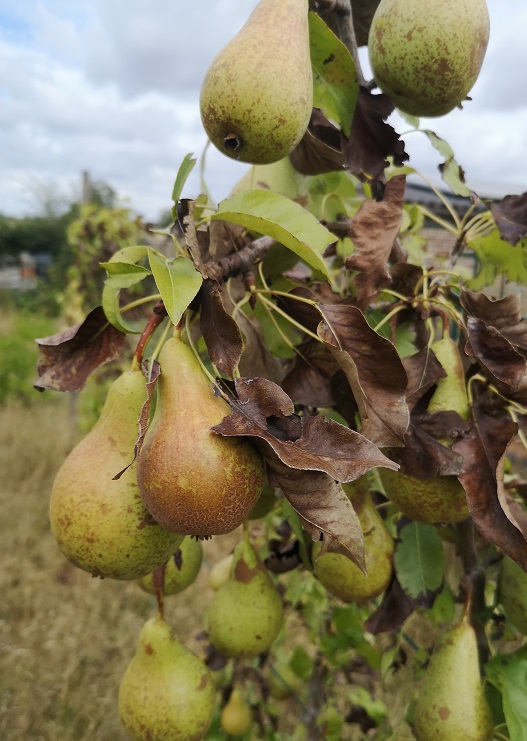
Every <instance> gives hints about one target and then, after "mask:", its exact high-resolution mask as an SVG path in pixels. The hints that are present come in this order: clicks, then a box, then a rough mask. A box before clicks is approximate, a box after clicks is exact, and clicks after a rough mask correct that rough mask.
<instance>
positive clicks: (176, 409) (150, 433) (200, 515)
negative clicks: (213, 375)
mask: <svg viewBox="0 0 527 741" xmlns="http://www.w3.org/2000/svg"><path fill="white" fill-rule="evenodd" d="M159 363H160V366H161V375H160V377H159V380H158V382H157V391H158V394H157V403H156V408H155V412H154V416H153V419H152V422H151V424H150V426H149V428H148V430H147V432H146V435H145V439H144V442H143V445H142V447H141V450H140V452H139V456H138V459H137V479H138V482H139V488H140V490H141V494H142V496H143V500H144V502H145V504H146V507H147V509H148V510H149V511H150V512H151V514H152V515H153V517H154V518H155V519H156V520H157V521H158V522H159V523H160V524H161V525H162V526H163V527H165V528H166V529H167V530H172V531H173V532H176V533H182V534H185V535H195V536H198V537H207V536H210V535H218V534H221V533H228V532H231V531H232V530H234V529H235V528H237V527H238V525H240V524H241V523H242V522H243V521H244V520H245V518H246V517H247V515H248V514H249V512H250V511H251V509H252V508H253V506H254V505H255V503H256V501H257V499H258V497H259V495H260V491H261V489H262V486H263V478H264V474H263V463H262V459H261V458H260V455H259V454H258V453H257V451H256V449H255V448H254V447H253V446H252V445H251V444H250V443H249V442H248V441H247V440H245V439H243V438H241V437H240V438H238V437H222V436H221V435H217V434H215V433H214V432H212V431H211V427H213V426H214V425H217V424H219V423H220V422H221V421H222V419H223V418H224V417H225V416H227V415H228V414H229V413H230V411H231V410H230V407H229V405H228V404H227V402H226V401H225V400H224V399H222V398H220V397H219V396H215V395H214V392H213V390H212V384H211V382H210V380H209V379H208V378H207V376H206V375H205V373H204V372H203V370H202V368H201V366H200V364H199V362H198V360H197V359H196V357H195V355H194V353H193V352H192V350H191V348H190V347H189V346H188V345H186V344H185V343H184V342H183V340H182V339H181V338H179V337H177V336H174V337H172V338H170V339H169V340H167V342H165V344H164V345H163V348H162V350H161V353H160V355H159Z"/></svg>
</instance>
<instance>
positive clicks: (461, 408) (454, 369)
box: [428, 335, 470, 420]
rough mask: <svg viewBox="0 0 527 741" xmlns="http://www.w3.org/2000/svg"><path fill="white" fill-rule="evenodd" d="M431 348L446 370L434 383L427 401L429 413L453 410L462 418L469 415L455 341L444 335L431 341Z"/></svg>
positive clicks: (463, 378)
mask: <svg viewBox="0 0 527 741" xmlns="http://www.w3.org/2000/svg"><path fill="white" fill-rule="evenodd" d="M431 349H432V351H433V353H434V355H435V356H436V358H437V359H438V360H439V362H440V363H441V365H442V366H443V370H444V371H445V372H446V374H447V375H446V376H445V377H444V378H440V379H439V380H438V381H437V383H436V389H435V391H434V393H433V395H432V398H431V399H430V401H429V403H428V411H429V412H430V413H434V412H443V411H449V410H451V411H453V412H457V413H458V414H459V416H460V417H463V419H465V420H466V419H468V417H469V411H470V410H469V403H468V394H467V386H466V383H465V369H464V368H463V362H462V360H461V355H460V353H459V348H458V345H457V342H454V340H453V339H452V338H451V337H449V336H447V335H445V336H444V337H441V338H440V339H438V340H436V341H435V342H433V343H432V345H431Z"/></svg>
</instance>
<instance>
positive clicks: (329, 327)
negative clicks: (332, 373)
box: [318, 305, 409, 447]
mask: <svg viewBox="0 0 527 741" xmlns="http://www.w3.org/2000/svg"><path fill="white" fill-rule="evenodd" d="M319 308H320V312H321V314H322V316H323V317H324V321H323V322H321V323H320V325H319V327H318V334H319V337H320V338H321V339H322V340H323V341H324V342H325V343H326V344H327V345H328V347H329V349H330V350H331V352H332V353H333V356H334V357H335V359H336V360H337V362H338V364H339V366H340V367H341V368H342V370H343V371H344V373H345V374H346V377H347V379H348V381H349V384H350V386H351V389H352V391H353V396H354V397H355V401H356V403H357V406H358V408H359V412H360V415H361V418H362V434H363V435H364V436H365V437H367V438H368V439H369V440H371V441H372V442H374V443H375V444H376V445H379V446H381V447H392V446H395V445H401V444H402V440H403V435H404V432H405V431H406V429H407V427H408V423H409V413H408V407H407V405H406V401H405V392H406V386H407V383H408V379H407V377H406V371H405V370H404V367H403V364H402V362H401V359H400V357H399V355H398V353H397V350H396V349H395V347H394V346H393V345H392V343H391V342H390V341H389V340H387V339H385V338H384V337H381V336H380V335H378V334H377V332H375V331H374V330H373V329H372V328H371V327H370V326H369V324H368V322H367V321H366V318H365V316H364V314H362V312H361V311H360V310H359V309H357V308H356V307H354V306H342V305H340V306H338V305H337V306H328V305H323V306H320V307H319Z"/></svg>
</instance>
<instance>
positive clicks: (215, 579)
mask: <svg viewBox="0 0 527 741" xmlns="http://www.w3.org/2000/svg"><path fill="white" fill-rule="evenodd" d="M231 567H232V553H229V555H228V556H224V557H223V558H220V560H219V561H217V562H216V563H215V564H214V566H212V568H211V570H210V571H209V587H210V588H211V589H214V591H216V590H218V589H219V588H220V587H222V586H223V585H224V584H226V583H227V582H228V580H229V576H230V573H231Z"/></svg>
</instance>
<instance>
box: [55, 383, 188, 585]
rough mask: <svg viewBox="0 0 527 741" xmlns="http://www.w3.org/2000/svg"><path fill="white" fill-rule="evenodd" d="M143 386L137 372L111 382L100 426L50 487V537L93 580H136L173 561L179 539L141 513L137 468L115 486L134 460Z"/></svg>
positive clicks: (141, 505)
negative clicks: (51, 487)
mask: <svg viewBox="0 0 527 741" xmlns="http://www.w3.org/2000/svg"><path fill="white" fill-rule="evenodd" d="M145 384H146V381H145V378H144V376H143V374H142V373H141V371H139V370H135V371H128V372H126V373H123V374H122V375H121V376H120V377H119V378H118V379H117V380H116V381H115V382H114V384H113V386H112V387H111V388H110V391H109V392H108V398H107V400H106V403H105V405H104V408H103V410H102V412H101V416H100V418H99V421H98V422H97V424H96V425H95V427H94V428H93V429H92V430H91V432H90V433H89V434H88V435H87V436H86V437H85V438H84V439H83V440H82V441H81V442H80V443H79V444H78V445H77V446H76V447H75V448H74V449H73V450H72V452H71V453H70V454H69V456H68V457H67V459H66V460H65V461H64V463H63V464H62V466H61V468H60V470H59V472H58V473H57V476H56V478H55V482H54V484H53V490H52V493H51V501H50V521H51V529H52V532H53V535H54V536H55V539H56V540H57V542H58V544H59V546H60V548H61V550H62V552H63V553H64V555H65V556H66V558H68V559H69V560H70V561H71V562H72V563H74V564H75V565H76V566H78V567H79V568H81V569H84V570H85V571H88V572H90V573H91V574H93V575H94V576H102V577H109V578H113V579H138V578H139V577H141V576H144V575H145V574H149V573H150V572H151V571H153V570H154V569H155V568H157V566H159V564H161V563H163V562H164V561H166V560H167V559H168V558H170V556H171V555H172V553H174V551H175V550H176V549H177V547H178V546H179V544H180V542H181V540H182V536H180V535H176V534H175V533H172V532H168V531H167V530H165V529H163V528H162V527H160V525H159V524H158V523H157V522H156V521H155V520H154V519H153V517H152V515H151V514H150V513H149V512H148V510H147V509H146V507H145V505H144V503H143V501H142V499H141V494H140V493H139V488H138V486H137V478H136V467H135V464H132V465H131V466H130V467H129V468H128V469H127V470H126V471H125V472H124V473H123V475H122V476H121V478H119V479H118V480H116V481H114V480H113V477H114V476H115V475H116V474H118V473H119V472H120V471H122V470H123V468H124V467H125V466H126V465H127V464H128V463H130V461H131V460H132V458H133V455H134V445H135V443H136V440H137V435H138V429H139V428H138V420H139V415H140V412H141V407H142V405H143V403H144V401H145V398H146V390H145Z"/></svg>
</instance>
